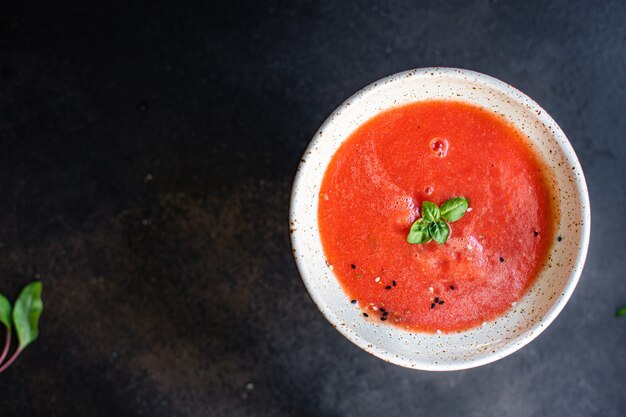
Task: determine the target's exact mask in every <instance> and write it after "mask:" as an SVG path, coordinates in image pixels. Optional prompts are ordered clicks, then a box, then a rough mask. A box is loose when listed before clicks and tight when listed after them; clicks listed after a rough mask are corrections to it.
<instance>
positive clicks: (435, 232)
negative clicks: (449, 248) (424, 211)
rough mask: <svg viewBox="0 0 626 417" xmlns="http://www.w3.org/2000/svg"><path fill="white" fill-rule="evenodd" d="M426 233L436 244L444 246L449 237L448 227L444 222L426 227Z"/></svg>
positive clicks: (439, 221)
mask: <svg viewBox="0 0 626 417" xmlns="http://www.w3.org/2000/svg"><path fill="white" fill-rule="evenodd" d="M428 233H430V236H431V237H432V238H433V240H434V241H435V242H437V243H439V244H440V245H441V244H444V243H446V240H448V237H449V236H450V227H449V226H448V224H447V223H446V222H444V221H441V220H438V221H436V222H434V223H431V224H430V225H429V226H428Z"/></svg>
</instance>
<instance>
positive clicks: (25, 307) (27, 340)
mask: <svg viewBox="0 0 626 417" xmlns="http://www.w3.org/2000/svg"><path fill="white" fill-rule="evenodd" d="M41 289H42V284H41V281H35V282H31V283H30V284H28V285H27V286H26V287H24V289H23V290H22V292H21V293H20V295H19V297H17V300H16V301H15V306H14V307H13V324H14V325H15V332H16V333H17V339H18V340H19V348H18V349H20V350H24V348H25V347H26V346H28V345H29V344H31V343H32V342H34V341H35V340H36V339H37V336H39V328H38V323H39V316H41V312H42V311H43V302H42V301H41Z"/></svg>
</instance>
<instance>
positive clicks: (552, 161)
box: [290, 68, 591, 371]
mask: <svg viewBox="0 0 626 417" xmlns="http://www.w3.org/2000/svg"><path fill="white" fill-rule="evenodd" d="M429 99H451V100H461V101H465V102H468V103H471V104H474V105H478V106H482V107H484V108H486V109H489V110H491V111H492V112H495V113H497V114H500V115H501V116H502V117H504V118H505V119H506V120H508V121H509V122H511V123H512V124H514V125H515V126H517V127H518V128H519V129H520V130H522V131H523V132H524V133H525V134H526V135H527V136H528V137H529V138H530V141H531V146H532V147H533V148H534V149H535V151H536V152H537V153H538V154H539V155H540V156H541V157H542V158H543V159H544V161H545V163H546V165H547V167H548V169H549V172H548V173H547V174H548V175H547V176H548V177H549V179H550V181H553V182H554V186H555V190H557V192H556V196H557V199H558V202H559V208H560V210H559V212H560V214H559V217H558V218H557V219H556V221H557V223H558V224H557V227H556V230H557V232H556V233H557V236H559V238H558V239H557V241H556V242H555V243H554V245H553V247H552V248H551V250H550V254H549V256H550V259H549V262H548V263H547V266H546V267H545V268H544V269H543V270H542V271H541V272H540V274H539V276H538V278H537V279H536V281H535V283H534V285H532V286H531V287H530V289H529V290H528V292H527V293H526V294H525V295H524V296H523V297H522V298H521V299H520V300H519V301H518V303H517V304H516V305H515V306H513V307H512V308H511V309H510V310H509V311H508V312H507V313H506V314H505V315H503V316H501V317H499V318H498V319H496V320H493V321H490V322H486V323H483V325H482V326H479V327H476V328H473V329H470V330H467V331H463V332H460V333H451V334H427V333H412V332H409V331H406V330H402V329H399V328H395V327H393V326H390V325H388V324H386V323H383V322H374V321H367V320H366V319H364V318H363V317H362V310H361V309H360V308H359V307H358V305H354V304H351V303H350V299H349V298H348V296H347V295H346V294H345V293H344V291H343V290H342V288H341V286H340V284H339V282H338V280H337V279H336V277H335V276H334V275H333V271H332V270H330V269H329V267H328V266H327V264H326V262H325V257H324V251H323V249H322V243H321V240H320V234H319V230H318V225H317V207H318V196H319V191H320V186H321V183H322V178H323V176H324V172H325V171H326V167H327V165H328V163H329V162H330V160H331V158H332V157H333V155H334V154H335V152H336V151H337V149H338V148H339V146H340V145H341V144H342V143H343V142H344V141H345V140H346V139H347V138H348V137H349V136H350V134H351V133H352V132H353V131H354V130H355V129H356V128H357V127H358V126H360V125H361V124H362V123H364V122H365V121H367V120H368V119H370V118H371V117H372V116H374V115H376V114H378V113H380V112H381V111H383V110H386V109H389V108H391V107H395V106H399V105H403V104H406V103H411V102H416V101H422V100H429ZM590 216H591V215H590V207H589V196H588V192H587V186H586V183H585V178H584V176H583V171H582V168H581V166H580V163H579V162H578V159H577V157H576V154H575V153H574V150H573V149H572V146H571V144H570V143H569V141H568V140H567V137H566V136H565V134H564V133H563V131H562V130H561V128H560V127H559V126H558V125H557V124H556V122H555V121H554V120H553V119H552V118H551V117H550V115H549V114H548V113H547V112H546V111H545V110H544V109H542V108H541V107H540V106H539V105H538V104H537V103H535V102H534V101H533V100H531V99H530V98H529V97H528V96H526V95H525V94H523V93H522V92H520V91H519V90H517V89H515V88H513V87H511V86H510V85H508V84H506V83H504V82H502V81H499V80H497V79H495V78H492V77H490V76H487V75H484V74H480V73H477V72H473V71H468V70H463V69H454V68H421V69H415V70H411V71H406V72H401V73H398V74H395V75H392V76H389V77H387V78H384V79H382V80H379V81H376V82H375V83H373V84H370V85H368V86H367V87H365V88H363V89H362V90H360V91H358V92H357V93H356V94H355V95H353V96H352V97H350V98H349V99H348V100H346V101H345V102H344V103H343V104H341V105H340V106H339V107H338V108H337V109H336V110H335V111H334V112H333V113H332V114H331V115H330V116H329V117H328V119H326V121H325V122H324V123H323V124H322V126H321V127H320V128H319V130H318V131H317V133H316V134H315V136H314V137H313V139H312V140H311V142H310V144H309V146H308V148H307V150H306V152H305V153H304V156H303V158H302V161H301V163H300V165H299V167H298V171H297V174H296V178H295V180H294V183H293V189H292V195H291V207H290V230H291V242H292V246H293V254H294V257H295V260H296V263H297V266H298V270H299V272H300V275H301V277H302V280H303V281H304V285H305V286H306V289H307V290H308V292H309V294H310V296H311V298H312V299H313V302H314V303H315V304H316V306H317V307H318V308H319V310H320V311H321V312H322V314H323V315H324V316H325V317H326V319H328V321H329V322H330V323H331V324H332V325H333V326H334V327H335V328H336V329H337V330H338V331H339V332H340V333H341V334H343V335H344V336H345V337H347V338H348V339H349V340H350V341H352V342H353V343H354V344H356V345H357V346H359V347H360V348H362V349H364V350H366V351H367V352H369V353H371V354H373V355H376V356H378V357H379V358H381V359H383V360H385V361H388V362H392V363H394V364H397V365H401V366H405V367H408V368H414V369H423V370H432V371H448V370H457V369H465V368H471V367H475V366H480V365H484V364H487V363H489V362H493V361H495V360H498V359H500V358H503V357H505V356H507V355H509V354H511V353H513V352H515V351H516V350H518V349H520V348H522V347H523V346H524V345H526V344H527V343H529V342H530V341H531V340H533V339H534V338H536V337H537V336H538V335H539V334H540V333H541V332H542V331H543V330H545V329H546V327H548V325H550V323H551V322H552V321H553V320H554V319H555V318H556V316H557V315H558V314H559V313H560V312H561V310H562V309H563V307H564V306H565V304H566V303H567V301H568V300H569V298H570V296H571V295H572V292H573V291H574V288H575V287H576V284H577V283H578V279H579V278H580V274H581V272H582V269H583V264H584V262H585V257H586V255H587V247H588V243H589V232H590Z"/></svg>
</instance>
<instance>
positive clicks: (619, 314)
mask: <svg viewBox="0 0 626 417" xmlns="http://www.w3.org/2000/svg"><path fill="white" fill-rule="evenodd" d="M622 316H626V306H624V307H622V308H619V309H618V310H617V311H616V312H615V317H622Z"/></svg>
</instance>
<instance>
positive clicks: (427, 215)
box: [422, 201, 441, 223]
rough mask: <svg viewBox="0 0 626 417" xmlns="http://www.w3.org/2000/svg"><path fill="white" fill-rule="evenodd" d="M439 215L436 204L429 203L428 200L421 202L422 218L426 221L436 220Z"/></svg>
mask: <svg viewBox="0 0 626 417" xmlns="http://www.w3.org/2000/svg"><path fill="white" fill-rule="evenodd" d="M440 217H441V213H440V212H439V207H437V204H435V203H431V202H430V201H424V202H422V219H424V221H425V222H426V223H432V222H434V221H437V220H439V218H440Z"/></svg>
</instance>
